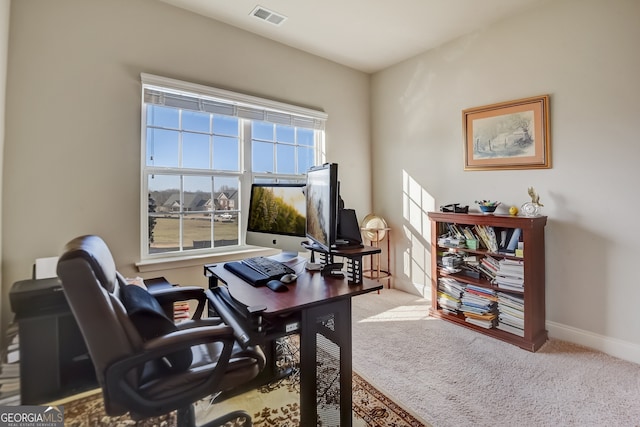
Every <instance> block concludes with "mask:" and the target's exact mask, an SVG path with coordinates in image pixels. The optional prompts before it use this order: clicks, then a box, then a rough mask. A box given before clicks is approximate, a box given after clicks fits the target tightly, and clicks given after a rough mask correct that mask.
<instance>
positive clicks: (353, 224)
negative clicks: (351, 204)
mask: <svg viewBox="0 0 640 427" xmlns="http://www.w3.org/2000/svg"><path fill="white" fill-rule="evenodd" d="M345 245H346V246H349V247H355V248H361V247H362V235H361V234H360V226H359V225H358V218H357V217H356V211H355V210H354V209H341V210H340V217H339V218H338V245H337V246H338V247H341V246H345Z"/></svg>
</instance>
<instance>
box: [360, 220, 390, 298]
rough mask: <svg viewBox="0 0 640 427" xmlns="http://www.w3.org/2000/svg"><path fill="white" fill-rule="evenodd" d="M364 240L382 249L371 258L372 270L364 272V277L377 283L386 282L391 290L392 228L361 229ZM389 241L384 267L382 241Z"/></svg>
mask: <svg viewBox="0 0 640 427" xmlns="http://www.w3.org/2000/svg"><path fill="white" fill-rule="evenodd" d="M360 231H362V235H363V238H364V239H365V241H368V242H369V244H370V246H373V247H374V248H378V249H380V252H378V253H375V254H371V255H370V256H369V263H370V268H369V269H366V270H364V271H363V275H364V277H366V278H368V279H373V280H377V281H381V280H386V281H387V288H391V280H390V279H391V243H390V242H391V228H389V227H376V228H366V227H363V228H361V229H360ZM384 239H386V240H387V261H386V263H385V265H384V267H383V266H382V259H381V257H382V248H381V245H382V240H384Z"/></svg>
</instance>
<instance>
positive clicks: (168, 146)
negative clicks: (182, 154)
mask: <svg viewBox="0 0 640 427" xmlns="http://www.w3.org/2000/svg"><path fill="white" fill-rule="evenodd" d="M179 135H180V134H179V132H177V131H173V130H163V129H147V166H161V167H177V166H178V137H179Z"/></svg>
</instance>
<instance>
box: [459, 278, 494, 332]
mask: <svg viewBox="0 0 640 427" xmlns="http://www.w3.org/2000/svg"><path fill="white" fill-rule="evenodd" d="M497 301H498V298H497V296H496V292H495V291H494V290H493V289H488V288H483V287H481V286H475V285H471V284H468V285H466V287H465V288H464V292H463V293H462V298H461V299H460V302H461V305H460V311H462V313H463V314H464V316H465V319H464V320H465V322H468V323H471V324H473V325H476V326H480V327H482V328H486V329H491V328H493V327H494V326H495V323H496V318H497V314H496V305H497Z"/></svg>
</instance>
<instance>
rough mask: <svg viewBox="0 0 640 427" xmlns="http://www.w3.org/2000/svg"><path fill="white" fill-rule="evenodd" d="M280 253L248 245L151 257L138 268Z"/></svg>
mask: <svg viewBox="0 0 640 427" xmlns="http://www.w3.org/2000/svg"><path fill="white" fill-rule="evenodd" d="M276 253H278V251H276V250H273V249H264V248H258V247H251V246H247V247H246V248H239V249H236V250H234V251H228V252H219V253H207V254H202V255H189V256H175V257H164V258H151V259H146V260H142V261H138V262H136V264H135V265H136V268H137V269H138V272H140V273H147V272H151V271H161V270H169V269H172V268H186V267H199V266H203V265H205V264H211V263H216V262H227V261H236V260H239V259H243V258H248V257H254V256H270V255H274V254H276Z"/></svg>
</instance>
